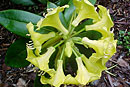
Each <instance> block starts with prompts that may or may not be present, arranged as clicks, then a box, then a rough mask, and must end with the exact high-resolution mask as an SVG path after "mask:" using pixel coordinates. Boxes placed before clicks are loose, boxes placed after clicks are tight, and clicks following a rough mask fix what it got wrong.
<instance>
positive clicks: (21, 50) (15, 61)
mask: <svg viewBox="0 0 130 87" xmlns="http://www.w3.org/2000/svg"><path fill="white" fill-rule="evenodd" d="M27 42H28V39H25V38H21V39H19V40H16V41H15V42H14V43H13V44H12V45H11V46H10V47H9V48H8V50H7V53H6V56H5V63H6V65H8V66H11V67H18V68H20V67H25V66H28V65H29V64H30V63H29V62H28V61H26V57H27V52H26V43H27Z"/></svg>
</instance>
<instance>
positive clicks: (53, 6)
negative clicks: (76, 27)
mask: <svg viewBox="0 0 130 87" xmlns="http://www.w3.org/2000/svg"><path fill="white" fill-rule="evenodd" d="M56 7H57V5H56V4H54V3H52V2H47V8H56ZM59 18H60V21H61V23H62V24H63V25H64V27H66V28H67V23H66V20H65V17H64V15H63V13H62V12H60V14H59Z"/></svg>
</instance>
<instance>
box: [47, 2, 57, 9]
mask: <svg viewBox="0 0 130 87" xmlns="http://www.w3.org/2000/svg"><path fill="white" fill-rule="evenodd" d="M56 7H57V5H56V4H54V3H52V2H47V8H56Z"/></svg>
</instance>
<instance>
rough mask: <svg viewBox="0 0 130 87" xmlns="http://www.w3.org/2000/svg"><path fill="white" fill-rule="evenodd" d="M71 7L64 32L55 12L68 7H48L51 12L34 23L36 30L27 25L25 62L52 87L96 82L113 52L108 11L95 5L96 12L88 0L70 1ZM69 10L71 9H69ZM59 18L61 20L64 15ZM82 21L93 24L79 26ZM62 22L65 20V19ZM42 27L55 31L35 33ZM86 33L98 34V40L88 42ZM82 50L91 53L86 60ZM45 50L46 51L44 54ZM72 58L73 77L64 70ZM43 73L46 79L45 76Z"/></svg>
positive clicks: (111, 24) (114, 44) (113, 41)
mask: <svg viewBox="0 0 130 87" xmlns="http://www.w3.org/2000/svg"><path fill="white" fill-rule="evenodd" d="M73 4H74V5H75V7H76V10H75V11H74V12H73V14H72V17H71V21H70V22H69V23H70V24H69V25H68V29H66V28H65V27H64V23H63V24H62V23H61V20H63V19H60V18H59V13H63V14H64V12H63V10H64V9H65V8H66V7H68V5H65V6H62V7H57V8H54V9H52V8H51V9H50V10H52V11H49V12H48V13H47V15H46V16H45V18H42V19H41V20H40V21H39V22H38V23H37V29H36V30H35V29H34V25H33V24H32V23H29V24H27V29H28V31H29V34H30V35H31V40H32V41H33V43H31V44H28V48H27V54H28V55H27V60H28V61H29V62H31V63H32V64H33V65H35V66H36V67H38V68H39V69H40V70H41V71H43V72H44V74H42V75H41V83H42V84H50V85H52V86H55V87H60V85H61V84H75V85H86V84H88V83H89V82H92V81H94V80H97V79H100V77H101V73H102V71H103V70H106V69H107V67H106V66H105V63H106V62H107V61H108V60H109V59H110V58H111V57H112V55H113V54H114V53H115V52H116V43H117V41H116V40H114V34H113V32H112V31H110V28H111V27H112V26H113V22H112V20H111V17H110V15H109V10H107V9H106V8H105V7H103V6H100V5H99V6H98V7H99V12H97V11H96V10H95V7H94V5H92V4H91V3H90V2H89V1H88V0H73ZM73 4H71V5H73ZM70 9H72V8H71V6H70ZM68 10H69V9H67V10H66V11H65V12H67V11H68ZM68 14H69V13H68ZM65 15H66V14H65ZM62 16H63V17H64V15H62ZM69 18H70V17H69ZM86 19H93V23H92V24H90V25H85V24H86V22H87V21H85V23H83V22H84V21H83V20H86ZM64 21H66V16H65V19H64ZM79 23H80V25H81V26H80V25H79ZM82 23H83V25H82ZM45 26H51V27H54V28H56V29H57V30H59V32H55V31H53V30H52V31H53V32H49V33H47V34H41V33H38V32H37V31H38V30H39V29H45V28H42V27H45ZM49 28H50V27H48V30H49ZM78 30H79V31H78ZM86 31H92V33H93V31H94V32H98V34H99V33H101V34H102V37H101V38H98V39H96V40H92V39H90V35H91V34H89V33H88V32H87V34H88V35H86V36H85V34H86ZM95 35H96V33H95ZM30 45H31V47H30ZM80 47H81V48H80ZM83 47H84V48H83ZM85 47H86V48H92V49H93V50H95V52H93V53H92V55H90V56H89V57H88V58H87V57H86V56H88V55H86V54H87V53H85V54H82V53H84V52H83V51H84V49H85V50H86V48H85ZM46 48H47V51H46V52H45V53H44V49H46ZM55 50H56V51H55ZM87 50H90V49H87ZM42 53H43V54H42ZM50 57H51V58H50ZM73 57H76V58H75V59H76V62H75V63H77V67H74V68H75V69H77V73H74V75H75V76H72V75H71V74H68V72H67V71H66V70H67V69H68V68H66V65H67V66H73V65H71V64H73V61H74V59H73ZM68 61H69V62H68ZM63 62H64V70H63ZM64 71H65V72H64ZM46 74H48V75H49V76H50V77H46Z"/></svg>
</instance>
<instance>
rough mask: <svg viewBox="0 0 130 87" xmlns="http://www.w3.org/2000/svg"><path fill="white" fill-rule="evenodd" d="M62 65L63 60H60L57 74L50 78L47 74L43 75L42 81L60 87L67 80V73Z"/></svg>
mask: <svg viewBox="0 0 130 87" xmlns="http://www.w3.org/2000/svg"><path fill="white" fill-rule="evenodd" d="M62 67H63V60H58V64H57V71H56V72H55V75H54V76H52V77H51V78H50V79H48V78H46V77H45V76H41V83H42V84H51V85H53V86H55V87H60V85H61V84H63V83H64V80H65V75H64V72H63V68H62Z"/></svg>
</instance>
